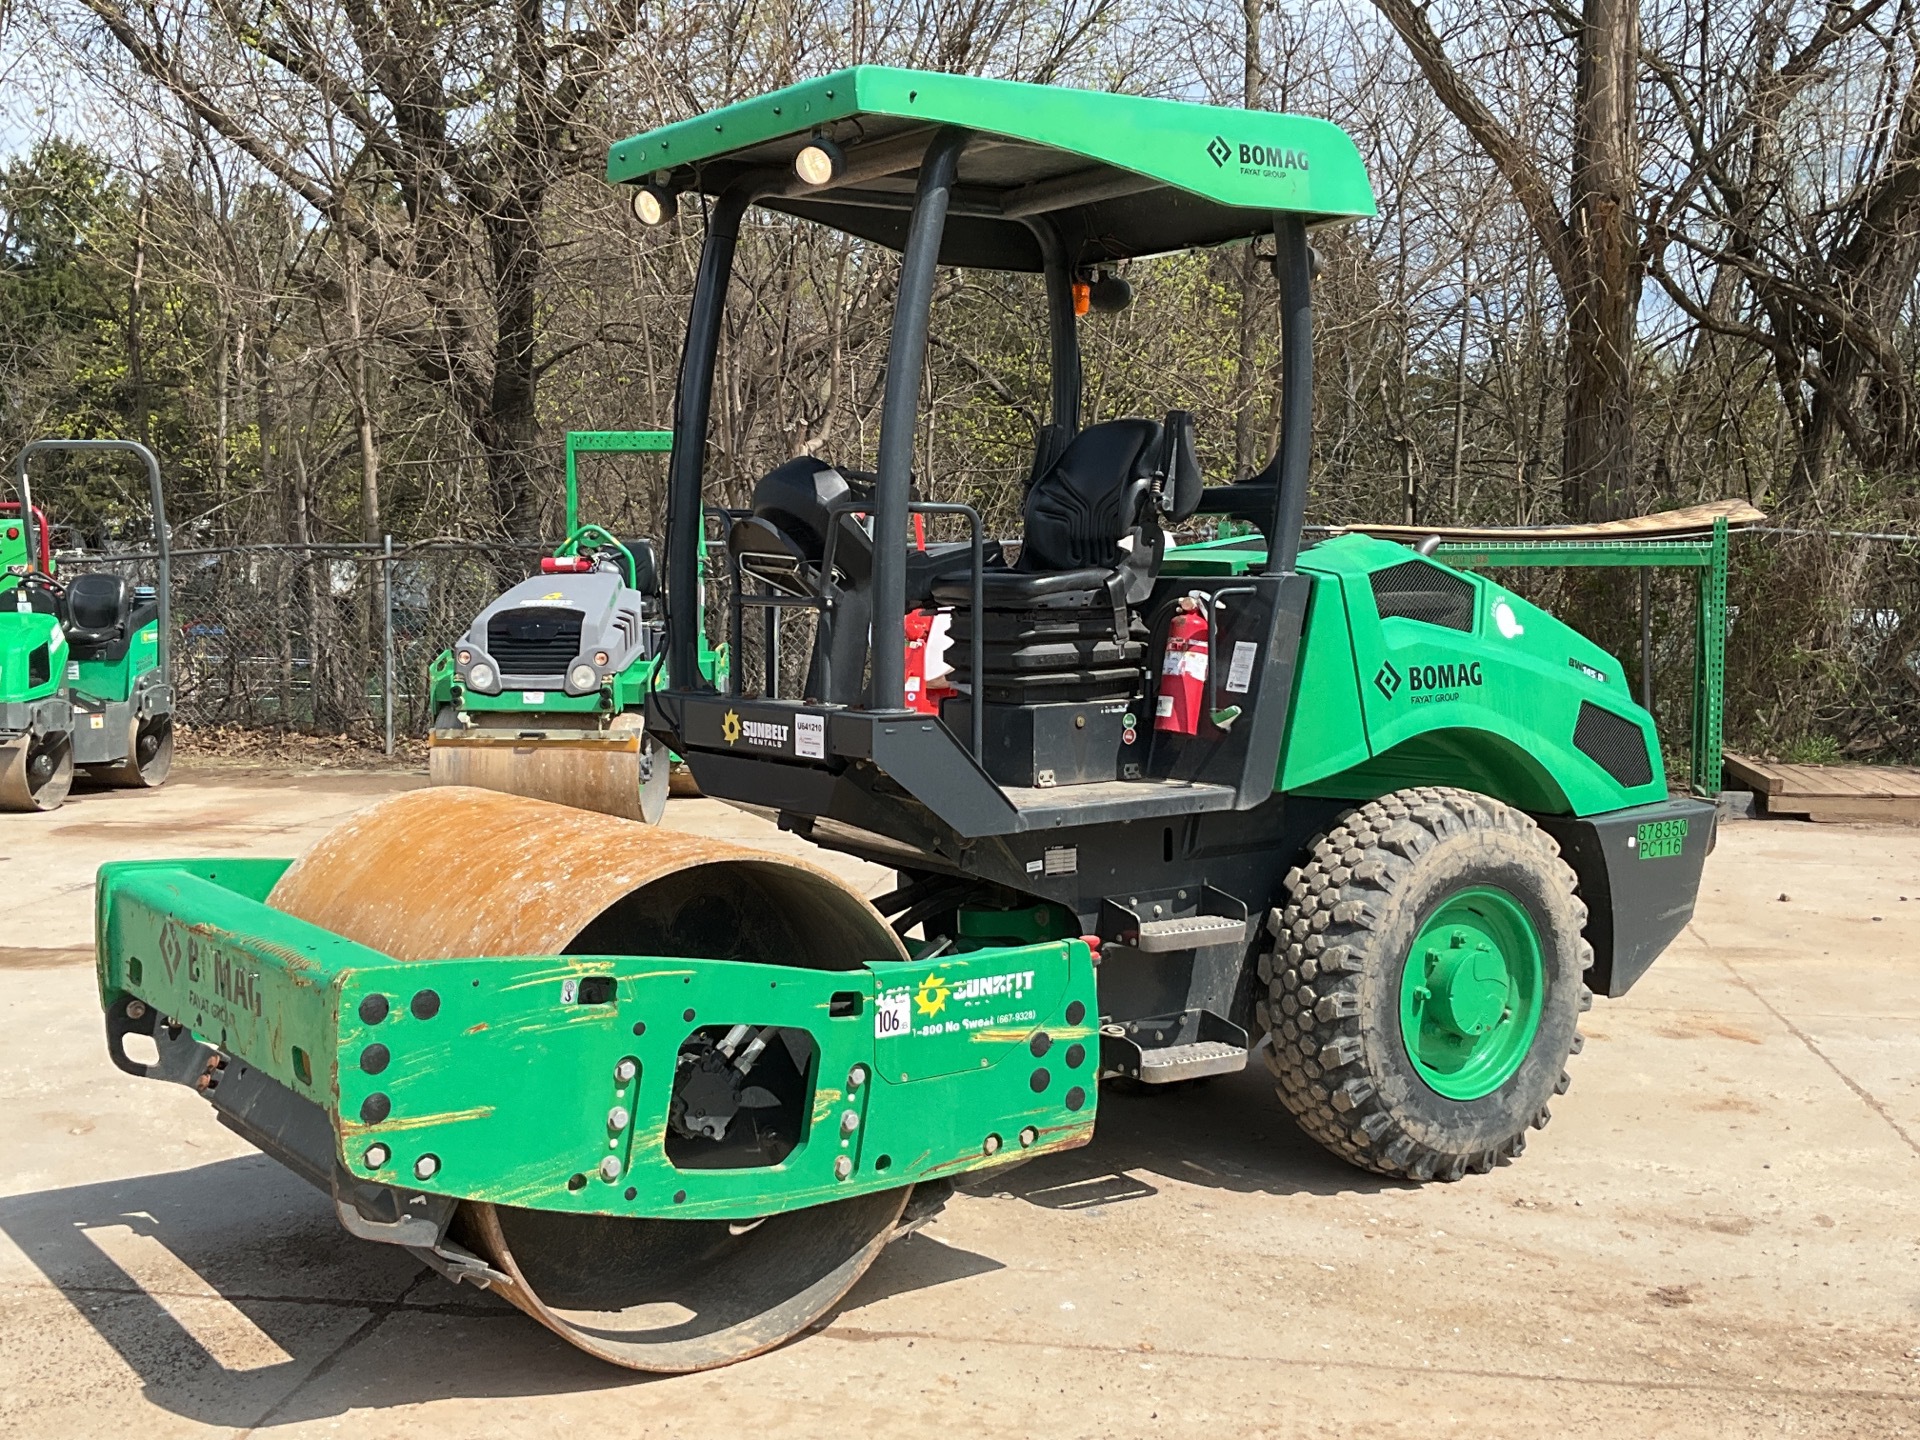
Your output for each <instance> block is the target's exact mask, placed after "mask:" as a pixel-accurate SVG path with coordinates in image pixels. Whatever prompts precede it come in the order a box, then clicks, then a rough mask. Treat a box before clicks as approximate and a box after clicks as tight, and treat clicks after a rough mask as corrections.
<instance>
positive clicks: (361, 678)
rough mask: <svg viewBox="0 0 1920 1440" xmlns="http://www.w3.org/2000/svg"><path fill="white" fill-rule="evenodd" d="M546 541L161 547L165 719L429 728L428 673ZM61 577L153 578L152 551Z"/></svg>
mask: <svg viewBox="0 0 1920 1440" xmlns="http://www.w3.org/2000/svg"><path fill="white" fill-rule="evenodd" d="M546 553H547V548H546V547H544V546H534V545H525V546H520V545H500V544H484V545H483V544H480V543H478V542H470V541H428V542H423V543H420V544H414V545H406V546H393V547H392V548H391V550H389V549H388V548H387V547H386V546H371V545H242V546H231V547H222V548H208V549H184V550H176V551H174V552H173V586H172V591H173V593H172V601H173V671H174V675H173V680H174V692H175V706H176V709H175V714H176V715H177V716H178V717H179V719H180V720H181V721H182V722H183V723H185V724H186V725H188V726H190V727H197V728H205V729H212V728H216V727H232V728H240V729H257V730H297V731H304V732H309V733H319V734H329V735H348V736H352V737H355V738H359V739H364V740H368V741H376V740H377V741H381V742H383V743H384V744H385V748H387V749H388V750H389V751H391V749H392V741H393V738H394V737H397V736H405V735H420V734H424V733H425V731H426V730H427V728H428V726H429V725H430V724H431V722H432V719H433V717H432V714H431V708H432V701H431V696H430V694H429V691H428V681H427V671H428V667H429V666H430V665H431V664H432V662H433V659H434V657H435V656H436V655H438V654H439V653H440V652H441V651H442V650H444V649H446V648H447V647H448V646H449V645H451V644H452V643H453V641H454V640H455V638H456V637H458V636H459V635H460V634H462V633H463V632H464V631H465V630H466V628H467V627H468V625H470V624H471V623H472V622H473V619H474V617H475V616H476V615H478V614H479V613H480V611H481V610H482V609H483V608H484V607H485V606H486V605H487V603H488V602H489V601H491V600H493V599H494V598H495V597H496V596H498V595H499V593H500V592H501V591H502V590H503V589H504V588H506V587H507V586H508V585H510V584H512V583H513V582H514V581H515V580H518V579H521V578H524V577H525V576H526V575H528V574H530V573H532V572H533V571H534V570H535V569H536V568H537V566H538V564H539V557H540V556H541V555H543V554H546ZM60 568H61V571H62V573H63V574H67V575H73V574H77V573H79V572H82V571H86V570H113V571H117V572H118V573H120V574H122V575H123V576H125V578H126V579H127V581H128V583H129V584H136V585H137V584H147V585H151V584H153V583H154V579H155V575H156V574H157V567H156V564H155V556H153V555H152V554H151V553H141V554H129V555H109V556H100V555H95V556H85V555H79V556H63V557H61V560H60Z"/></svg>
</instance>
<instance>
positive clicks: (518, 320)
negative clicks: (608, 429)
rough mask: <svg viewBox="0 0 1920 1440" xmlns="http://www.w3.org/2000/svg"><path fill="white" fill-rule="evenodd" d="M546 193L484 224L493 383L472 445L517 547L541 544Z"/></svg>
mask: <svg viewBox="0 0 1920 1440" xmlns="http://www.w3.org/2000/svg"><path fill="white" fill-rule="evenodd" d="M544 198H545V197H544V193H543V192H539V191H536V192H534V193H533V194H532V195H531V196H529V195H527V194H525V193H521V194H516V195H514V196H512V197H511V199H510V201H509V203H508V204H507V205H505V206H503V207H502V210H501V212H499V213H496V214H494V215H491V216H489V217H488V219H487V222H486V228H487V249H488V254H489V257H490V258H491V260H492V263H493V281H494V342H493V376H492V382H491V384H490V386H489V388H488V391H487V394H486V397H485V400H484V402H483V403H482V404H481V405H480V406H479V407H478V408H477V411H475V412H474V413H473V414H472V420H471V423H472V428H473V434H474V438H475V439H476V440H478V441H479V442H480V448H481V450H482V451H483V452H484V454H485V455H486V462H487V480H488V484H489V488H490V489H491V491H492V494H493V501H494V506H495V511H496V513H497V514H498V515H499V517H500V520H501V522H502V524H503V525H504V526H505V527H506V531H507V533H508V534H509V535H510V536H512V537H513V538H514V539H516V540H526V541H535V540H538V539H539V538H540V535H539V533H538V532H539V527H540V487H539V453H538V447H539V439H540V417H539V413H538V411H537V410H536V409H535V403H534V402H535V398H536V387H537V385H538V382H539V368H538V366H537V365H536V364H535V363H534V347H535V344H536V342H537V339H538V329H539V327H538V311H537V302H538V299H539V281H540V269H541V264H542V261H543V260H544V258H545V256H544V255H543V253H542V245H541V241H540V231H539V224H540V210H541V202H542V201H543V199H544Z"/></svg>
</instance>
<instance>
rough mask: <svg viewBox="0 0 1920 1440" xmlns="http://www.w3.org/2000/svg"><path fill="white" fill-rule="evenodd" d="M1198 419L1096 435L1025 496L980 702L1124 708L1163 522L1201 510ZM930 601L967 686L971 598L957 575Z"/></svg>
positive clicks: (1127, 424)
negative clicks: (948, 613)
mask: <svg viewBox="0 0 1920 1440" xmlns="http://www.w3.org/2000/svg"><path fill="white" fill-rule="evenodd" d="M1200 489H1201V477H1200V463H1199V460H1198V458H1197V456H1196V455H1195V452H1194V443H1193V416H1192V415H1191V413H1189V412H1187V411H1184V410H1176V411H1173V412H1172V413H1171V414H1169V415H1168V416H1167V419H1166V423H1165V424H1164V425H1163V424H1157V423H1155V422H1154V421H1152V420H1147V419H1141V418H1130V419H1124V420H1108V421H1104V422H1102V423H1101V424H1098V425H1090V426H1088V427H1087V428H1086V429H1085V430H1082V431H1081V432H1080V433H1079V434H1078V435H1076V436H1074V437H1073V439H1072V440H1071V441H1070V442H1068V444H1067V445H1066V447H1065V448H1064V449H1062V450H1061V451H1060V453H1059V455H1058V457H1057V458H1056V459H1054V460H1053V462H1052V463H1051V464H1050V465H1047V466H1046V467H1045V468H1044V469H1043V470H1042V471H1041V472H1040V474H1039V475H1038V476H1037V477H1036V478H1035V479H1034V481H1033V484H1032V486H1031V487H1030V488H1029V489H1028V491H1027V501H1026V524H1025V531H1024V536H1023V539H1022V543H1021V547H1020V554H1019V558H1018V559H1016V560H1015V562H1014V563H1013V565H1011V566H1010V567H1006V568H1001V569H990V570H988V571H987V572H986V577H985V578H986V583H985V596H984V601H985V614H984V615H983V617H982V620H983V625H984V628H985V635H984V657H983V658H984V661H985V669H986V673H985V675H984V676H982V680H983V682H984V690H985V694H984V698H985V699H986V700H988V701H1002V702H1012V703H1015V704H1032V703H1036V702H1040V701H1048V700H1065V701H1090V700H1102V699H1124V698H1126V697H1127V696H1129V695H1131V694H1132V693H1133V692H1134V689H1135V688H1136V685H1137V682H1138V680H1139V677H1140V660H1141V655H1142V654H1143V653H1144V650H1145V639H1146V628H1145V626H1144V624H1142V623H1141V621H1140V619H1139V617H1138V616H1137V615H1135V614H1134V607H1136V606H1138V605H1141V604H1143V603H1144V602H1145V601H1146V599H1147V596H1148V595H1149V594H1150V593H1151V592H1152V590H1153V582H1154V580H1155V578H1156V577H1157V576H1158V574H1159V571H1160V560H1161V557H1162V556H1163V555H1164V554H1165V553H1166V532H1165V531H1163V530H1162V529H1161V528H1160V521H1161V519H1162V517H1164V518H1165V519H1167V520H1169V521H1180V520H1185V519H1186V518H1188V517H1189V516H1190V515H1192V514H1193V513H1194V511H1195V510H1196V509H1197V508H1198V507H1199V504H1200ZM933 595H934V599H935V600H937V601H938V602H939V603H940V604H942V605H950V606H952V607H953V622H952V632H951V633H952V641H951V644H950V645H949V648H948V650H947V657H948V663H949V664H951V665H953V666H954V667H955V669H954V679H955V681H956V682H957V683H959V684H962V685H970V684H971V683H972V676H971V675H970V674H969V666H970V664H971V658H972V657H971V651H970V646H969V642H970V641H971V638H972V632H973V620H972V610H971V605H972V588H971V582H970V580H969V578H968V576H967V575H966V573H965V572H964V571H952V572H949V573H948V574H947V575H946V576H945V577H944V578H943V579H942V580H941V581H940V582H939V583H937V584H936V585H935V586H934V588H933Z"/></svg>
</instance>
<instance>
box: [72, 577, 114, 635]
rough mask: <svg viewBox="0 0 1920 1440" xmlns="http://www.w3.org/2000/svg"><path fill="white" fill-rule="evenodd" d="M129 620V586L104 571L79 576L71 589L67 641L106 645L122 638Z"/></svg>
mask: <svg viewBox="0 0 1920 1440" xmlns="http://www.w3.org/2000/svg"><path fill="white" fill-rule="evenodd" d="M126 619H127V582H126V581H125V580H123V579H121V578H120V577H119V576H118V575H114V574H111V573H109V572H107V571H104V570H94V571H89V572H88V573H87V574H85V575H76V576H75V577H74V578H73V579H72V581H70V582H69V583H68V585H67V619H66V625H67V640H68V642H69V643H70V644H73V645H105V644H108V643H109V642H111V641H114V640H117V639H119V638H120V629H121V626H123V625H124V624H125V623H126Z"/></svg>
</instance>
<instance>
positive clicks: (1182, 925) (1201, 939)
mask: <svg viewBox="0 0 1920 1440" xmlns="http://www.w3.org/2000/svg"><path fill="white" fill-rule="evenodd" d="M1246 939H1247V922H1246V921H1245V920H1235V919H1234V918H1233V917H1232V916H1230V915H1180V916H1176V917H1175V918H1174V919H1171V920H1143V921H1141V922H1140V938H1139V939H1137V940H1135V941H1134V942H1133V948H1134V949H1135V950H1139V951H1143V952H1144V953H1146V954H1149V955H1158V954H1161V953H1164V952H1165V951H1168V950H1192V949H1194V948H1196V947H1197V946H1201V945H1243V944H1245V943H1246ZM1235 1068H1238V1067H1235ZM1209 1073H1211V1072H1209Z"/></svg>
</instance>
